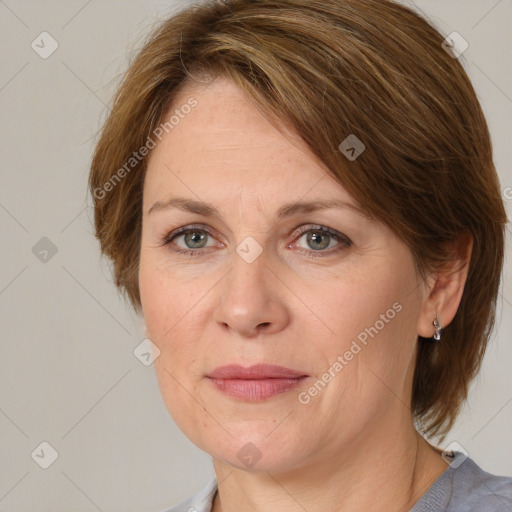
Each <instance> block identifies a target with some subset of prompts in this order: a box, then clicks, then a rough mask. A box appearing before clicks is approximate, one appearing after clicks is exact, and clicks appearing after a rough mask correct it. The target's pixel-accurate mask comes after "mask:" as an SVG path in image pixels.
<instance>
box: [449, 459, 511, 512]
mask: <svg viewBox="0 0 512 512" xmlns="http://www.w3.org/2000/svg"><path fill="white" fill-rule="evenodd" d="M450 470H451V468H450ZM452 492H453V494H452V500H455V501H456V502H458V503H460V504H461V505H463V508H464V509H465V510H468V512H469V511H473V510H474V511H479V512H480V511H482V510H485V511H488V512H501V511H504V512H505V511H512V478H510V477H506V476H497V475H493V474H491V473H488V472H487V471H484V470H483V469H482V468H481V467H480V466H478V465H477V464H476V463H475V462H474V461H473V460H472V459H466V460H464V462H463V463H462V464H461V465H460V467H459V468H457V469H456V470H455V473H454V478H453V491H452Z"/></svg>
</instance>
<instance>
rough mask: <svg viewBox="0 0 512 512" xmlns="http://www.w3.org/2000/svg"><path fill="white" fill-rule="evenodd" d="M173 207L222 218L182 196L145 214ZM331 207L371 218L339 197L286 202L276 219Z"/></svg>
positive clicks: (209, 209) (158, 202) (200, 203)
mask: <svg viewBox="0 0 512 512" xmlns="http://www.w3.org/2000/svg"><path fill="white" fill-rule="evenodd" d="M173 208H177V209H179V210H182V211H184V212H188V213H195V214H198V215H201V216H203V217H216V218H218V219H221V220H223V217H222V214H221V213H220V212H219V210H218V209H217V208H215V206H213V205H212V204H210V203H205V202H202V201H195V200H193V199H187V198H184V197H173V198H171V199H169V200H167V201H165V202H161V201H157V202H156V203H155V204H153V206H152V207H151V208H150V209H149V210H148V213H147V214H148V215H150V214H151V213H155V212H157V211H165V210H170V209H173ZM331 208H337V209H343V210H346V209H349V210H353V211H355V212H356V213H357V214H359V215H362V216H364V217H366V218H368V219H370V218H371V217H370V216H369V214H368V213H366V212H365V211H363V210H362V209H361V208H359V207H358V206H356V205H354V204H352V203H348V202H346V201H342V200H340V199H317V200H312V201H296V202H292V203H286V204H285V205H283V206H282V207H281V208H279V210H278V212H277V219H278V220H282V219H284V218H285V217H291V216H292V215H297V214H301V213H312V212H315V211H319V210H328V209H331Z"/></svg>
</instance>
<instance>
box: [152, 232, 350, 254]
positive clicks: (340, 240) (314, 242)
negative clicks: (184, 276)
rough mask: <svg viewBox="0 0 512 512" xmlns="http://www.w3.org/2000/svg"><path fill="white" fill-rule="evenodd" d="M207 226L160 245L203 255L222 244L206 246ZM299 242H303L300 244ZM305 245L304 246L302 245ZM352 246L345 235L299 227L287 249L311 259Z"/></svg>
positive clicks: (173, 249)
mask: <svg viewBox="0 0 512 512" xmlns="http://www.w3.org/2000/svg"><path fill="white" fill-rule="evenodd" d="M206 228H207V226H203V225H198V226H185V227H183V228H179V229H178V230H176V231H173V232H172V233H171V234H169V235H168V236H167V237H166V238H165V239H164V240H163V243H162V245H164V246H170V248H171V250H172V251H174V252H177V253H181V254H187V255H190V256H200V255H203V254H205V253H206V252H208V251H206V249H208V248H210V247H215V246H217V247H219V244H220V246H222V245H223V244H222V243H220V242H217V241H215V240H213V241H212V242H211V243H210V244H208V241H209V239H213V235H212V234H211V233H210V231H208V229H206ZM301 240H303V242H302V243H299V242H301ZM304 243H305V244H306V246H304V245H303V244H304ZM351 244H352V242H351V240H350V239H349V238H347V237H346V236H345V235H343V234H341V233H338V232H337V231H335V230H333V229H330V228H328V227H325V226H311V225H309V226H301V227H300V228H299V229H298V233H296V236H295V241H294V242H293V243H291V244H289V245H288V246H287V247H288V248H293V247H294V246H295V245H297V246H298V247H299V249H300V251H299V252H305V253H306V254H307V255H308V256H311V257H321V256H329V255H332V254H333V253H336V252H338V251H341V250H343V249H346V248H347V247H350V245H351Z"/></svg>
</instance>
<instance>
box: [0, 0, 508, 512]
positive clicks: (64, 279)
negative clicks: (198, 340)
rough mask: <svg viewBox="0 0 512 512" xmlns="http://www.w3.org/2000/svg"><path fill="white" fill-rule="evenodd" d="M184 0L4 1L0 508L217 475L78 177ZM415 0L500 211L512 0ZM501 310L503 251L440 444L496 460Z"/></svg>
mask: <svg viewBox="0 0 512 512" xmlns="http://www.w3.org/2000/svg"><path fill="white" fill-rule="evenodd" d="M182 3H185V2H182ZM410 3H411V2H410ZM177 5H178V3H177V2H173V1H171V0H169V1H167V2H165V1H141V0H130V1H124V2H123V1H120V0H108V1H99V0H90V1H86V0H72V1H64V0H60V1H57V0H52V1H45V2H41V1H36V0H30V1H29V0H26V1H22V0H4V1H3V0H0V43H1V46H0V52H1V57H2V66H1V68H0V108H1V112H2V123H1V128H0V130H1V132H0V141H1V149H2V170H1V187H0V226H1V230H2V242H1V258H2V259H1V266H0V318H1V324H0V325H1V328H2V338H3V339H2V343H1V344H0V510H4V511H9V512H18V511H20V512H21V511H29V510H31V511H32V510H38V511H41V512H43V511H52V512H59V511H69V510H73V511H75V512H81V511H83V512H89V511H98V510H100V511H105V512H106V511H113V512H121V511H123V512H135V511H138V512H142V511H148V512H149V511H159V510H162V509H164V508H165V507H168V506H170V505H172V504H173V503H175V502H177V501H179V500H181V499H183V498H185V497H186V496H188V495H189V494H191V493H193V492H195V491H196V490H197V489H199V488H200V487H202V486H203V484H204V483H205V482H206V481H207V480H208V479H209V478H210V477H211V476H213V470H212V466H211V462H210V458H209V456H207V455H206V454H204V453H202V452H200V451H199V450H198V449H197V448H195V447H194V446H193V445H192V444H191V443H190V442H189V441H188V440H187V439H186V438H185V436H184V435H183V434H182V433H181V432H180V431H179V430H178V429H177V427H176V426H175V425H174V423H173V421H172V419H171V418H170V417H169V415H168V413H167V411H166V409H165V406H164V404H163V402H162V400H161V398H160V394H159V390H158V387H157V384H156V379H155V376H154V373H153V368H152V367H151V366H149V367H146V366H144V365H143V364H141V362H140V361H139V360H138V359H137V358H136V357H135V356H134V354H133V350H134V349H135V347H137V345H138V344H139V343H140V342H141V341H142V339H143V338H144V333H143V327H142V320H141V319H140V318H137V317H136V316H135V314H134V313H132V312H131V311H130V309H129V308H128V307H127V305H126V304H125V303H124V301H123V300H122V299H121V298H120V297H119V296H118V294H117V292H116V290H115V288H114V286H113V284H112V283H111V276H110V273H109V268H108V265H107V264H106V263H105V262H104V261H102V260H101V259H100V257H99V250H98V245H97V243H96V241H95V239H94V237H93V236H92V225H91V219H92V210H91V207H90V205H91V200H90V198H88V197H87V191H86V181H87V175H88V166H89V163H90V158H91V153H92V148H93V145H94V138H95V136H96V134H97V131H98V130H99V128H100V126H101V123H102V121H103V120H104V119H105V116H106V114H107V112H108V108H107V105H108V104H109V101H110V99H111V96H112V93H113V91H114V90H115V85H116V84H117V83H118V80H119V77H120V74H121V73H122V72H123V71H124V70H125V69H126V64H127V59H128V58H129V57H130V56H131V55H133V53H134V51H135V50H136V48H138V47H139V45H140V44H141V41H142V40H143V38H144V36H145V35H146V34H147V33H148V31H149V30H150V28H151V26H152V25H153V24H154V23H155V22H157V21H158V20H159V19H161V18H163V17H165V16H166V15H168V14H169V13H170V12H172V11H173V9H175V8H176V6H177ZM415 5H416V7H417V8H418V9H421V10H422V11H423V12H425V13H426V14H427V15H428V16H429V18H430V19H431V21H433V22H434V23H435V24H436V25H437V27H438V28H439V29H440V30H441V31H442V32H443V34H445V35H448V34H449V33H450V32H452V31H457V32H459V33H460V34H461V35H462V36H463V37H464V38H465V39H466V40H467V41H468V43H469V48H468V50H467V51H466V52H465V53H464V54H463V57H462V61H463V63H464V65H465V67H466V69H467V71H468V73H469V75H470V77H471V78H472V80H473V83H474V85H475V87H476V89H477V92H478V94H479V97H480V99H481V102H482V105H483V108H484V111H485V113H486V115H487V117H488V121H489V125H490V129H491V132H492V137H493V143H494V148H495V162H496V165H497V168H498V171H499V174H500V178H501V182H502V188H503V191H504V197H505V199H506V205H507V209H508V211H509V214H510V199H512V188H510V189H508V188H507V187H511V186H512V171H511V167H510V164H511V161H512V158H511V157H512V150H511V148H512V145H511V141H510V134H511V133H512V130H511V124H512V123H511V111H512V88H511V75H512V73H511V64H510V63H511V62H512V59H511V57H512V55H511V54H512V48H511V33H512V26H511V25H512V16H511V14H512V2H511V0H500V1H496V0H473V1H468V0H450V1H445V0H435V1H426V0H422V1H420V0H418V1H417V2H416V3H415ZM43 31H47V32H49V33H50V34H51V36H52V37H53V38H54V39H55V40H56V41H57V43H58V45H59V46H58V48H57V50H56V51H55V52H54V53H53V54H52V55H51V56H50V57H48V58H47V59H43V58H41V57H40V56H39V55H38V54H37V53H36V52H35V51H34V50H33V49H32V47H31V43H32V41H34V40H36V42H37V41H38V39H37V38H38V36H39V34H41V32H43ZM46 48H48V46H46ZM43 237H47V238H48V239H49V240H51V243H52V244H54V246H55V248H56V250H57V252H56V253H55V254H52V252H51V249H50V252H48V254H46V255H45V256H46V262H44V261H41V260H40V258H42V257H43V254H44V253H39V257H37V256H36V255H37V252H38V251H37V250H39V251H41V250H43V249H45V247H46V248H48V247H47V245H48V242H47V241H43V242H40V240H41V238H43ZM38 243H39V245H36V244H38ZM41 244H42V246H41ZM45 244H46V245H45ZM508 244H510V242H508ZM34 246H36V249H35V250H34V252H36V254H34V252H33V247H34ZM507 254H508V255H510V247H508V248H507ZM511 313H512V288H511V279H510V263H509V262H508V261H507V266H506V269H505V275H504V281H503V286H502V290H501V294H500V301H499V309H498V327H497V329H496V331H495V335H494V336H493V340H492V343H491V344H490V347H489V351H488V353H487V355H486V358H485V363H484V366H483V369H482V372H481V374H480V375H479V377H478V378H477V380H476V381H475V384H474V385H473V387H472V390H471V394H470V400H469V405H467V406H466V407H465V408H464V410H463V412H462V414H461V416H460V418H459V421H458V422H457V425H456V427H455V428H454V429H453V430H452V432H451V434H450V435H449V436H448V438H447V440H446V441H445V443H443V447H445V446H448V445H449V444H450V443H451V442H452V441H455V442H457V443H459V444H460V445H461V446H462V447H464V449H465V450H467V452H468V453H469V455H470V456H471V457H473V458H474V459H475V460H476V461H477V462H478V463H479V464H480V465H481V466H482V467H483V468H484V469H486V470H488V471H491V472H493V473H496V474H506V475H512V456H511V455H512V437H511V435H510V432H511V431H512V376H511V371H510V362H511V360H512V357H511V356H512V347H511V344H510V333H511V332H512V321H511V318H512V314H511ZM43 441H46V442H48V443H49V444H50V445H51V446H52V447H53V448H54V449H55V450H56V451H57V452H58V458H57V459H56V461H55V462H54V463H53V464H52V465H51V466H50V467H49V468H48V469H42V468H41V467H40V466H39V465H38V464H36V462H35V460H34V459H33V458H32V456H31V454H32V453H33V451H34V450H35V449H36V448H37V447H38V446H39V445H40V443H41V442H43ZM36 452H37V450H36ZM41 453H44V454H45V455H44V456H40V458H39V460H42V459H43V458H44V457H47V456H48V453H49V452H48V450H46V452H45V451H43V452H40V455H41ZM35 459H36V460H37V457H35Z"/></svg>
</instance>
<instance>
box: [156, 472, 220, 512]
mask: <svg viewBox="0 0 512 512" xmlns="http://www.w3.org/2000/svg"><path fill="white" fill-rule="evenodd" d="M216 491H217V480H216V479H215V478H213V479H212V480H210V481H209V482H208V483H207V484H206V485H205V486H204V487H203V488H202V489H201V490H200V491H198V492H197V493H196V494H194V495H193V496H190V498H187V499H186V500H184V501H182V502H180V503H178V504H177V505H174V507H171V508H169V509H166V510H162V511H161V512H211V509H212V502H213V497H214V496H215V493H216Z"/></svg>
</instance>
